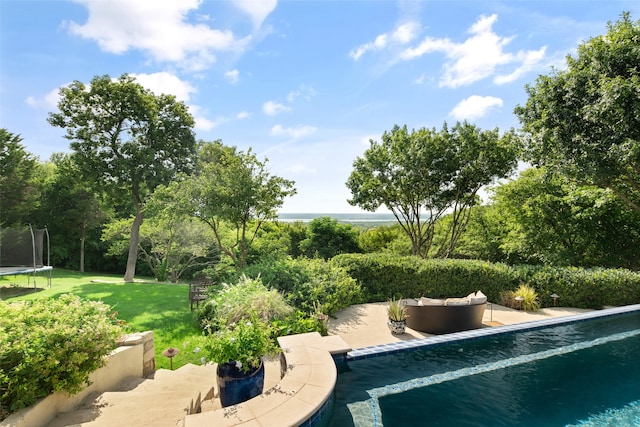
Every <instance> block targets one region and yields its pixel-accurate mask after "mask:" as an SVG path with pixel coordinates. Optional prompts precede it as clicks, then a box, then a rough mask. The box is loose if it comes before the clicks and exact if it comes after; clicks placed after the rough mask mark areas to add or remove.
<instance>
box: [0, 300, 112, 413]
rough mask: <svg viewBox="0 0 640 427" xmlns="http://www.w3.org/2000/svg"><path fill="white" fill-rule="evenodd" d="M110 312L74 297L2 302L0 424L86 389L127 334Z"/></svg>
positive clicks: (96, 304) (107, 307)
mask: <svg viewBox="0 0 640 427" xmlns="http://www.w3.org/2000/svg"><path fill="white" fill-rule="evenodd" d="M110 311H111V309H110V307H109V306H108V305H105V304H103V303H101V302H96V301H85V300H81V299H80V298H79V297H76V296H72V295H62V296H61V297H60V298H59V299H39V300H34V301H23V302H16V303H6V302H3V301H0V419H2V418H4V417H6V416H7V415H9V414H10V413H11V412H13V411H15V410H17V409H20V408H24V407H27V406H29V405H31V404H33V403H35V402H36V400H37V399H39V398H41V397H45V396H48V395H49V394H51V393H53V392H56V391H61V392H65V393H67V394H73V393H77V392H79V391H80V390H82V389H83V388H84V387H85V386H86V385H87V384H88V383H89V374H91V373H92V372H93V371H95V370H96V369H98V368H99V367H101V366H103V365H104V363H105V358H104V356H105V355H107V354H108V353H109V352H110V351H111V350H113V349H114V348H115V343H116V340H117V339H118V338H119V337H120V335H121V333H122V330H121V326H120V322H119V321H118V320H117V319H116V318H115V315H114V314H111V313H110Z"/></svg>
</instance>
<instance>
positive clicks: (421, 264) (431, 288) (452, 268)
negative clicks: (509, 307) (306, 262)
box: [332, 254, 517, 302]
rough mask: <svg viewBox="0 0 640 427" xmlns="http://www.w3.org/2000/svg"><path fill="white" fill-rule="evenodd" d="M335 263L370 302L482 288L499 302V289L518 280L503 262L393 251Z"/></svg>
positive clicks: (343, 257)
mask: <svg viewBox="0 0 640 427" xmlns="http://www.w3.org/2000/svg"><path fill="white" fill-rule="evenodd" d="M332 262H333V263H334V264H337V265H339V266H341V267H344V268H346V270H347V271H348V272H349V274H350V275H351V276H352V277H353V278H355V279H356V280H357V282H358V284H359V285H360V286H362V292H363V294H364V298H365V300H366V301H367V302H379V301H386V300H388V299H390V298H393V297H394V296H396V295H402V296H405V297H420V296H427V297H431V298H441V297H454V296H464V295H468V294H469V293H471V292H475V291H478V290H481V291H482V292H484V294H485V295H487V297H488V298H489V299H490V300H493V301H497V300H498V297H499V293H500V291H502V290H504V289H509V288H510V287H512V285H513V284H515V283H517V281H516V280H515V277H514V272H513V270H512V269H511V268H509V267H508V266H507V265H504V264H492V263H489V262H484V261H472V260H423V259H420V258H418V257H413V256H398V255H392V254H363V255H359V254H345V255H339V256H336V257H334V259H333V260H332Z"/></svg>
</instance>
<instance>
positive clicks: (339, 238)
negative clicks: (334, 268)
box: [300, 216, 360, 259]
mask: <svg viewBox="0 0 640 427" xmlns="http://www.w3.org/2000/svg"><path fill="white" fill-rule="evenodd" d="M300 251H301V252H302V253H303V254H305V255H306V256H308V257H309V258H314V257H320V258H323V259H330V258H333V257H334V256H335V255H337V254H342V253H352V252H360V248H359V247H358V231H357V230H355V229H354V228H353V227H352V226H351V225H350V224H339V223H338V221H337V220H336V219H333V218H331V217H328V216H323V217H320V218H315V219H313V220H312V221H311V222H310V223H309V225H308V227H307V238H306V239H304V240H303V241H301V242H300Z"/></svg>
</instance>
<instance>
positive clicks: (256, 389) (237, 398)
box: [204, 313, 278, 407]
mask: <svg viewBox="0 0 640 427" xmlns="http://www.w3.org/2000/svg"><path fill="white" fill-rule="evenodd" d="M204 350H205V352H206V354H207V356H208V360H211V361H213V362H215V363H217V364H218V367H217V376H218V388H219V390H220V402H221V404H222V406H223V407H226V406H230V405H235V404H236V403H240V402H244V401H246V400H249V399H251V398H252V397H255V396H258V395H259V394H261V393H262V389H263V387H264V363H263V357H265V356H270V355H275V354H277V351H278V347H277V346H276V344H275V342H274V340H273V339H272V337H271V328H270V325H269V324H268V323H266V322H265V321H264V320H261V319H260V318H259V317H258V316H257V315H256V314H255V313H252V314H251V316H250V318H249V320H246V319H245V320H240V321H238V323H236V324H232V325H229V326H228V327H225V328H223V329H220V330H218V331H217V332H213V333H210V334H209V337H208V339H207V342H206V344H205V345H204Z"/></svg>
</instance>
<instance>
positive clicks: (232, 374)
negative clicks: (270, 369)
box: [217, 360, 264, 407]
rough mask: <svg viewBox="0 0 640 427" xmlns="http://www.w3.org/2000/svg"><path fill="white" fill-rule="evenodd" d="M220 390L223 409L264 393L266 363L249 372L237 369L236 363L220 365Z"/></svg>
mask: <svg viewBox="0 0 640 427" xmlns="http://www.w3.org/2000/svg"><path fill="white" fill-rule="evenodd" d="M217 374H218V388H219V390H220V403H221V404H222V407H226V406H231V405H235V404H236V403H240V402H244V401H246V400H249V399H251V398H252V397H256V396H258V395H259V394H260V393H262V389H263V387H264V363H262V360H260V366H259V367H257V368H253V369H252V370H250V371H249V372H246V373H245V372H243V371H242V370H240V369H238V368H236V365H235V363H221V364H218V369H217Z"/></svg>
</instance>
